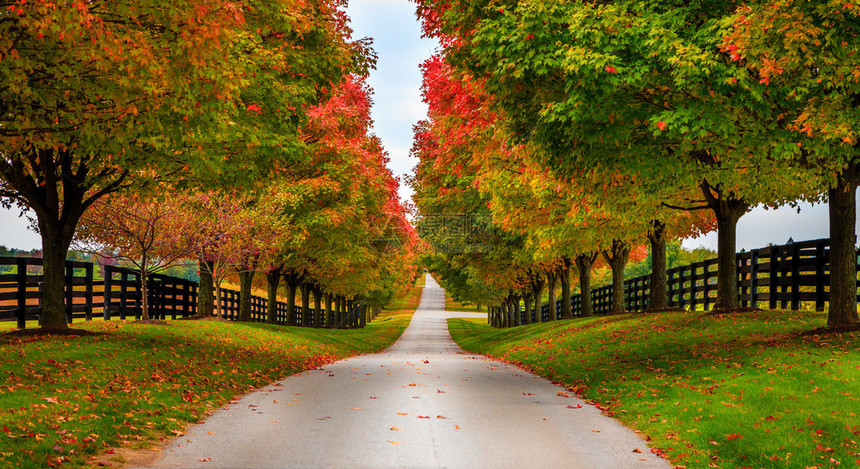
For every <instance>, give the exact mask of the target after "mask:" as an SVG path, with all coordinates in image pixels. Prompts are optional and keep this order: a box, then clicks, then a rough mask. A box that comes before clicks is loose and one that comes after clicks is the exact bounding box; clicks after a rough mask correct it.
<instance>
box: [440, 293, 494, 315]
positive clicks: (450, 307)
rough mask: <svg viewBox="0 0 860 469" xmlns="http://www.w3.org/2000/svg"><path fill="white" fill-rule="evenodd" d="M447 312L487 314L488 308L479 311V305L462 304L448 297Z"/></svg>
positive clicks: (446, 298)
mask: <svg viewBox="0 0 860 469" xmlns="http://www.w3.org/2000/svg"><path fill="white" fill-rule="evenodd" d="M445 311H465V312H469V313H486V312H487V307H486V306H481V310H480V311H479V310H478V305H476V304H474V303H461V302H459V301H456V300H454V299H453V298H451V297H449V296H446V297H445Z"/></svg>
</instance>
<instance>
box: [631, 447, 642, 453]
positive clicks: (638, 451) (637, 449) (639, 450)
mask: <svg viewBox="0 0 860 469" xmlns="http://www.w3.org/2000/svg"><path fill="white" fill-rule="evenodd" d="M633 452H634V453H641V452H642V450H641V449H639V448H636V449H634V450H633Z"/></svg>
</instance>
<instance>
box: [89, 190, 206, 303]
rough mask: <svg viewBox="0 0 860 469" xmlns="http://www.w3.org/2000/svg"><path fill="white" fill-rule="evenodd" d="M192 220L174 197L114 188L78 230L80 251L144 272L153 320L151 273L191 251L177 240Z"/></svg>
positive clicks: (144, 294) (143, 300)
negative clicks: (189, 219)
mask: <svg viewBox="0 0 860 469" xmlns="http://www.w3.org/2000/svg"><path fill="white" fill-rule="evenodd" d="M187 222H188V219H187V218H185V217H184V216H183V213H182V211H181V209H180V208H179V207H177V204H176V202H175V201H174V200H173V199H163V200H159V199H156V198H154V197H152V196H151V195H147V194H141V193H114V194H111V195H108V196H106V197H103V198H101V199H99V200H98V201H96V202H95V203H94V204H93V206H92V207H91V208H90V209H89V210H87V211H86V212H85V213H84V214H83V216H82V217H81V220H80V223H79V225H78V229H77V231H76V232H75V239H74V244H75V247H76V248H77V249H78V250H81V251H84V252H91V253H94V254H97V255H98V256H99V257H102V258H108V259H113V260H125V261H127V262H129V263H130V264H131V265H133V266H134V267H136V268H137V269H138V270H139V271H140V286H141V289H140V298H141V315H142V318H143V319H149V298H148V296H149V295H148V292H149V282H148V276H149V275H150V274H152V273H157V272H159V271H162V270H164V269H166V268H167V267H170V266H172V265H176V264H177V263H179V262H182V261H183V260H184V259H185V258H187V257H189V255H191V251H190V249H189V246H188V245H187V244H186V243H182V242H180V240H179V239H177V234H178V233H182V232H183V231H186V229H185V228H184V225H185V224H186V223H187Z"/></svg>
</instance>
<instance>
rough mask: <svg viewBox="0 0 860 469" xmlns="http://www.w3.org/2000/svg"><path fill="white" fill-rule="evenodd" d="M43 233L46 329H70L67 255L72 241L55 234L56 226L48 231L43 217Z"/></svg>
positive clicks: (43, 290) (40, 224) (43, 287)
mask: <svg viewBox="0 0 860 469" xmlns="http://www.w3.org/2000/svg"><path fill="white" fill-rule="evenodd" d="M39 230H40V232H41V234H42V262H43V264H42V316H41V326H42V328H44V329H68V327H69V324H68V322H67V319H66V299H65V292H66V255H67V254H68V252H69V245H70V244H71V241H69V242H68V243H65V242H64V241H63V239H62V236H58V235H54V234H53V232H54V231H56V229H55V228H53V227H52V228H51V230H50V231H46V229H45V228H44V226H43V223H42V221H41V219H40V220H39ZM70 288H71V287H70Z"/></svg>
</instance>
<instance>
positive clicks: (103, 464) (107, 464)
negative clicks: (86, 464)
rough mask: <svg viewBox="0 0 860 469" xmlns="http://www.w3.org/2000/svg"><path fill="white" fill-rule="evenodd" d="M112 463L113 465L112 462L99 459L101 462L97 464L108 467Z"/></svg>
mask: <svg viewBox="0 0 860 469" xmlns="http://www.w3.org/2000/svg"><path fill="white" fill-rule="evenodd" d="M111 465H112V464H111V463H109V462H104V461H99V463H98V464H97V466H101V467H107V466H111Z"/></svg>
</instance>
